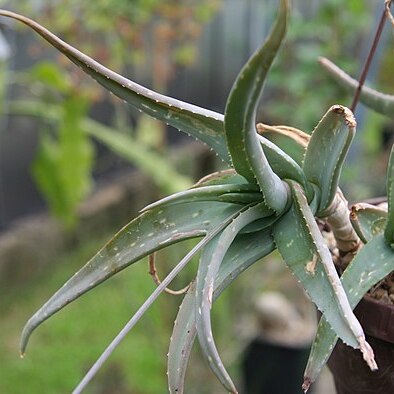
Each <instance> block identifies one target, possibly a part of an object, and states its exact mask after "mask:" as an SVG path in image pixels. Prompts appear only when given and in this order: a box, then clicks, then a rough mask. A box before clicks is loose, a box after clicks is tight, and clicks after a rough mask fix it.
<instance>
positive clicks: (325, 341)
mask: <svg viewBox="0 0 394 394" xmlns="http://www.w3.org/2000/svg"><path fill="white" fill-rule="evenodd" d="M393 270H394V252H393V249H391V248H390V247H389V246H388V245H387V243H386V242H385V239H384V236H383V234H379V235H377V236H376V237H374V238H373V239H372V240H371V241H370V242H368V243H367V244H366V245H365V246H364V247H363V248H362V249H361V250H360V251H359V252H358V253H357V255H356V256H355V258H354V259H353V261H352V262H351V263H350V265H349V266H348V268H347V269H346V270H345V271H344V273H343V275H342V276H341V281H342V284H343V287H344V288H345V290H346V293H347V296H348V299H349V302H350V305H351V307H352V308H354V307H355V306H356V305H357V304H358V303H359V301H360V300H361V298H362V297H363V296H364V294H365V293H366V292H367V291H368V290H369V289H370V288H371V287H372V286H373V285H374V284H376V283H377V282H379V281H380V280H381V279H383V278H384V277H385V276H387V275H388V274H390V272H392V271H393ZM337 340H338V336H337V335H336V333H335V331H334V330H333V329H332V328H331V327H330V325H329V324H328V322H327V320H326V319H325V318H324V317H323V318H322V319H321V320H320V324H319V327H318V330H317V334H316V338H315V341H314V343H313V346H312V349H311V354H310V356H309V361H308V365H307V368H306V371H305V385H306V386H305V388H308V387H309V385H310V384H311V383H312V382H314V381H315V380H316V378H317V376H318V375H319V373H320V371H321V369H322V368H323V366H324V365H325V364H326V362H327V360H328V358H329V357H330V354H331V352H332V349H333V348H334V346H335V344H336V341H337ZM378 361H379V360H378Z"/></svg>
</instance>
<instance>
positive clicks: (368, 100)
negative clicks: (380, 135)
mask: <svg viewBox="0 0 394 394" xmlns="http://www.w3.org/2000/svg"><path fill="white" fill-rule="evenodd" d="M319 63H320V64H321V65H322V66H323V68H324V69H325V70H326V71H327V72H328V73H329V74H330V75H331V76H332V77H333V78H334V80H335V81H336V82H337V83H338V84H339V85H341V86H342V87H344V88H345V89H346V90H347V91H348V92H349V93H350V94H353V95H354V93H355V92H356V90H357V87H358V81H357V80H355V79H353V78H352V77H351V76H349V75H348V74H346V73H345V72H344V71H343V70H341V69H340V68H339V67H338V66H336V65H335V64H334V63H333V62H331V61H330V60H328V59H326V58H324V57H321V58H319ZM360 101H361V102H362V103H363V104H365V105H366V106H367V107H369V108H371V109H373V110H374V111H376V112H378V113H380V114H383V115H387V116H389V117H390V118H394V96H393V95H389V94H384V93H381V92H378V91H377V90H374V89H371V88H368V87H366V86H363V88H362V90H361V95H360Z"/></svg>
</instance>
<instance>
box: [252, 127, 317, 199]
mask: <svg viewBox="0 0 394 394" xmlns="http://www.w3.org/2000/svg"><path fill="white" fill-rule="evenodd" d="M258 139H259V141H260V143H261V147H262V148H263V151H264V154H265V156H266V157H267V160H268V162H269V164H270V166H271V168H272V170H273V171H274V172H275V174H276V175H278V176H279V178H281V179H291V180H293V181H296V182H298V183H299V184H301V185H302V186H303V188H304V189H305V191H306V194H307V196H308V199H312V198H313V195H314V191H313V188H312V186H311V185H310V184H309V182H308V181H307V179H306V176H305V174H304V171H303V170H302V168H301V167H300V166H299V164H298V163H297V162H296V161H295V160H294V159H293V158H292V157H291V156H289V155H288V154H286V153H285V152H283V150H282V149H280V148H279V147H278V146H277V145H275V144H274V143H273V142H271V141H269V140H268V139H266V138H264V137H262V136H260V135H259V136H258Z"/></svg>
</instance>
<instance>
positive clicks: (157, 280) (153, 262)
mask: <svg viewBox="0 0 394 394" xmlns="http://www.w3.org/2000/svg"><path fill="white" fill-rule="evenodd" d="M148 260H149V275H150V276H151V277H152V279H153V282H155V283H156V285H157V286H159V285H160V283H161V280H160V278H159V276H158V275H157V270H156V252H154V253H152V254H150V255H149V256H148ZM190 285H191V283H189V284H188V285H187V286H185V287H184V288H183V289H181V290H171V289H169V288H168V287H166V288H165V289H164V291H165V292H166V293H168V294H172V295H182V294H185V293H186V292H187V291H188V290H189V287H190Z"/></svg>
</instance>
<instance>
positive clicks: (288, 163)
mask: <svg viewBox="0 0 394 394" xmlns="http://www.w3.org/2000/svg"><path fill="white" fill-rule="evenodd" d="M9 107H10V112H11V113H13V114H18V115H25V116H38V117H41V118H44V119H47V120H49V121H51V122H56V121H57V119H58V117H59V111H58V108H57V107H55V106H53V105H43V104H42V103H39V102H35V101H21V100H18V101H17V102H11V103H9ZM83 126H84V129H85V130H86V132H88V133H91V134H92V135H93V134H97V138H100V137H102V138H101V140H102V142H104V143H105V142H106V141H107V140H108V143H109V144H110V143H111V139H110V137H109V134H108V133H109V131H110V129H109V128H108V127H106V126H103V125H101V126H100V128H99V130H98V131H97V132H96V133H95V127H96V126H97V124H96V123H95V122H94V121H92V120H90V119H87V120H86V122H84V123H83ZM222 126H223V124H222ZM104 130H106V131H108V133H105V135H104V134H103V133H104ZM114 132H116V131H115V130H114ZM259 141H260V143H261V145H262V147H263V150H264V153H265V154H266V156H267V159H268V161H269V163H270V165H271V166H272V169H273V170H274V171H275V173H276V174H277V175H278V176H279V177H280V178H282V179H293V180H295V181H297V182H298V183H300V184H301V185H303V186H304V188H305V190H307V193H308V198H309V196H311V189H310V186H309V184H308V182H307V180H306V178H305V175H304V172H303V170H302V169H301V167H300V166H299V165H298V164H297V163H296V162H295V161H294V160H293V159H292V158H291V157H290V156H288V155H286V153H284V152H283V151H282V150H281V149H280V148H278V147H277V146H276V145H275V144H273V143H272V142H270V141H268V140H267V139H265V138H262V137H260V138H259ZM222 143H223V144H226V142H225V140H224V137H223V141H222ZM137 144H138V142H137V143H136V144H135V145H136V146H135V147H133V148H130V153H128V152H126V151H125V149H124V148H123V147H121V146H119V144H116V143H114V144H113V145H109V148H111V149H113V150H118V149H119V151H118V154H121V155H122V156H123V157H125V158H126V159H127V158H128V159H130V160H131V159H132V160H134V159H136V158H138V157H139V156H138V150H139V147H140V144H138V145H137ZM118 147H119V148H118ZM134 152H136V153H135V154H133V153H134ZM149 157H150V156H149ZM155 160H156V161H157V158H155ZM147 162H149V160H148V159H147V161H144V162H143V164H145V163H147ZM167 167H168V164H167V165H165V166H164V168H167ZM143 168H144V170H145V171H146V173H149V174H151V171H150V166H149V163H148V164H147V165H146V166H145V165H144V167H143ZM200 183H207V184H210V185H211V184H227V183H246V180H245V178H244V177H243V176H241V175H239V174H237V173H236V172H235V171H234V170H233V169H227V170H224V171H219V172H218V173H214V174H210V175H208V176H206V177H204V178H203V179H202V180H201V181H200V182H198V184H200ZM253 183H255V182H253ZM312 195H313V193H312Z"/></svg>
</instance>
